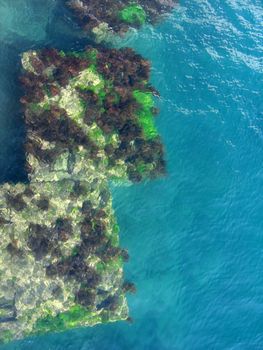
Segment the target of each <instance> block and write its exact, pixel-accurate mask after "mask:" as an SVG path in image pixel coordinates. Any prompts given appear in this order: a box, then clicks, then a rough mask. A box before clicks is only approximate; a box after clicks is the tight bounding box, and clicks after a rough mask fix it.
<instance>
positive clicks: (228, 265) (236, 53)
mask: <svg viewBox="0 0 263 350" xmlns="http://www.w3.org/2000/svg"><path fill="white" fill-rule="evenodd" d="M6 3H8V5H7V4H6ZM36 4H37V5H36ZM56 5H57V2H56V1H52V0H46V1H35V0H27V1H26V0H23V1H22V0H21V1H20V0H12V1H11V0H0V14H1V20H0V21H1V25H0V27H1V32H0V41H1V51H0V68H1V81H0V85H1V90H0V109H1V113H0V118H1V119H0V121H1V128H0V142H1V148H0V169H1V173H0V176H1V181H6V180H7V179H15V180H18V179H22V178H23V176H24V175H23V174H22V172H21V170H20V171H19V169H21V164H22V163H23V154H22V151H21V143H22V139H23V133H24V131H23V124H22V121H21V118H20V114H19V105H18V103H17V101H16V100H17V97H18V96H19V94H20V91H19V89H18V87H17V82H16V80H15V79H16V74H17V72H18V69H19V57H18V55H19V53H20V52H21V51H24V50H26V49H28V48H30V47H39V46H43V45H46V44H48V45H51V44H52V45H57V46H61V47H67V48H70V47H75V46H76V45H77V46H81V44H82V42H81V41H78V42H77V43H75V37H74V36H76V35H78V32H77V30H76V28H74V27H73V26H72V23H71V22H70V20H69V19H68V17H67V14H66V13H61V12H60V11H58V8H57V6H56ZM2 14H3V15H2ZM262 23H263V5H262V2H261V1H260V0H254V1H253V2H252V1H248V0H231V1H230V0H228V1H225V2H222V1H219V0H200V1H190V0H183V1H181V3H180V6H179V7H178V9H177V10H176V11H175V13H174V14H173V15H172V16H171V17H170V18H169V19H167V20H166V21H165V23H163V24H161V25H159V26H158V27H157V28H156V29H154V30H153V29H152V28H145V29H144V30H142V31H141V32H140V33H139V34H134V35H133V36H132V37H130V38H129V39H127V40H126V42H125V44H127V45H129V46H132V47H134V48H136V49H137V50H138V51H139V52H140V53H142V54H143V55H144V56H146V57H148V58H149V59H150V60H151V61H152V64H153V69H152V82H153V84H154V85H155V86H156V87H157V88H158V89H159V90H160V92H161V96H162V97H161V99H160V101H159V107H160V109H161V114H160V116H159V118H158V121H157V123H158V127H159V130H160V133H161V135H162V138H163V141H164V143H165V146H166V150H167V161H168V176H167V177H166V178H164V179H161V180H158V181H155V182H149V183H147V184H142V185H136V186H132V187H118V188H113V195H114V206H115V208H116V211H117V216H118V220H119V223H120V227H121V241H122V245H123V246H124V247H127V248H128V249H129V251H130V256H131V260H130V262H129V263H128V264H127V265H126V268H125V272H126V276H127V278H129V279H131V280H133V281H134V282H135V283H136V284H137V287H138V293H137V295H135V296H131V297H129V305H130V309H131V315H132V317H133V318H134V323H133V324H132V325H129V324H126V323H118V324H112V325H107V326H97V327H95V328H92V329H81V330H74V331H70V332H67V333H64V334H57V335H48V336H44V337H41V338H35V339H33V340H25V341H22V342H18V343H15V344H10V345H8V346H3V347H2V348H1V350H2V349H5V350H62V349H63V350H64V349H65V350H97V349H98V350H106V349H107V350H126V349H127V350H133V349H134V350H137V349H138V350H142V349H143V350H206V349H209V350H210V349H211V350H214V349H215V350H225V349H231V350H232V349H233V350H256V349H259V350H261V349H263V215H262V212H263V200H262V193H263V170H262V166H263V114H262V107H263V98H262V90H263V76H262V73H263V61H262V57H263V27H262ZM64 33H67V36H66V35H65V34H64Z"/></svg>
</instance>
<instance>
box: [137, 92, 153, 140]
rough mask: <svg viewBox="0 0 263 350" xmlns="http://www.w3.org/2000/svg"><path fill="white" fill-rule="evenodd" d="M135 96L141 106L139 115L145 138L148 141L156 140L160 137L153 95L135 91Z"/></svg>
mask: <svg viewBox="0 0 263 350" xmlns="http://www.w3.org/2000/svg"><path fill="white" fill-rule="evenodd" d="M133 96H134V98H135V99H136V101H137V102H138V103H139V104H140V106H141V107H140V109H139V110H138V113H137V115H138V120H139V123H140V125H141V127H142V128H143V130H144V134H145V137H146V138H147V139H154V138H155V137H157V136H158V130H157V128H156V126H155V122H154V116H153V113H152V109H153V108H154V100H153V95H152V93H150V92H144V91H139V90H135V91H133Z"/></svg>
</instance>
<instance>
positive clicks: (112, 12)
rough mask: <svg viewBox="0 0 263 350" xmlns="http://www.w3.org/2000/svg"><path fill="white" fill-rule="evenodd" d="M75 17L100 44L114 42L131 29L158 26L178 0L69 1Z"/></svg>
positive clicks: (67, 4)
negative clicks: (116, 37)
mask: <svg viewBox="0 0 263 350" xmlns="http://www.w3.org/2000/svg"><path fill="white" fill-rule="evenodd" d="M65 4H66V6H67V7H68V8H69V9H70V10H71V11H72V14H73V17H74V18H75V19H76V21H77V23H78V24H79V25H80V27H81V28H83V30H84V31H85V32H86V33H88V35H89V36H90V37H94V38H95V39H96V41H99V42H101V41H111V40H112V38H113V37H114V35H116V34H117V35H121V36H123V35H124V34H125V33H126V32H127V31H129V30H130V29H131V28H135V29H138V28H140V27H141V26H143V25H144V24H147V23H150V24H154V23H157V22H158V21H159V20H160V19H161V18H162V17H163V16H164V15H165V14H167V13H169V12H171V10H172V9H173V8H174V7H175V6H176V4H177V0H137V1H127V0H119V1H116V0H107V1H94V0H65Z"/></svg>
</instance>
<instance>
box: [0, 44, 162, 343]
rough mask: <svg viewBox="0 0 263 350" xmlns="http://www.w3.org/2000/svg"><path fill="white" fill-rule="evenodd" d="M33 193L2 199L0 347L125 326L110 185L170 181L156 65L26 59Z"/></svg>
mask: <svg viewBox="0 0 263 350" xmlns="http://www.w3.org/2000/svg"><path fill="white" fill-rule="evenodd" d="M22 65H23V74H22V76H21V83H22V85H23V87H24V91H25V96H24V97H22V98H21V103H22V104H23V106H24V119H25V124H26V128H27V138H26V142H25V150H26V155H27V164H26V169H27V173H28V177H29V183H28V184H22V183H20V184H17V185H12V184H5V185H3V186H1V191H0V225H1V240H0V250H1V256H0V276H1V283H0V340H1V341H2V342H7V341H9V340H12V339H19V338H22V337H25V336H29V335H34V334H41V333H45V332H49V331H62V330H66V329H70V328H74V327H79V326H92V325H95V324H98V323H106V322H114V321H118V320H129V312H128V306H127V301H126V297H125V293H126V292H128V291H130V292H134V291H135V286H134V285H133V283H131V282H125V281H124V279H123V263H124V262H125V261H127V260H128V258H129V256H128V252H127V251H126V250H124V249H122V248H120V247H119V228H118V225H117V222H116V218H115V215H114V211H113V207H112V198H111V193H110V191H109V181H112V182H118V183H121V184H124V183H126V184H132V183H136V182H141V181H143V180H145V179H153V178H156V177H159V176H162V175H164V174H165V161H164V151H163V146H162V143H161V139H160V137H159V136H158V132H157V129H156V127H155V123H154V117H155V114H157V112H158V110H157V109H156V108H155V105H154V95H157V92H156V91H155V90H154V88H152V87H151V85H150V84H149V71H150V65H149V62H148V61H146V60H144V59H143V58H142V57H141V56H140V55H138V54H136V53H135V52H134V51H133V50H131V49H121V50H116V49H111V50H110V49H100V50H98V49H95V48H92V47H88V48H87V49H86V50H84V51H81V52H67V53H66V52H64V51H58V50H56V49H43V50H39V51H29V52H26V53H24V54H23V56H22Z"/></svg>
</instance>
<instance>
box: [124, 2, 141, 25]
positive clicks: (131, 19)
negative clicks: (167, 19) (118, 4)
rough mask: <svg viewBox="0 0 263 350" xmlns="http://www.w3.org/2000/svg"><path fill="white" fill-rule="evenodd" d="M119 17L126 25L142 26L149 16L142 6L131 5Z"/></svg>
mask: <svg viewBox="0 0 263 350" xmlns="http://www.w3.org/2000/svg"><path fill="white" fill-rule="evenodd" d="M119 17H120V19H121V20H122V21H124V22H126V23H129V24H139V25H142V24H144V23H145V22H146V19H147V14H146V12H145V10H144V9H143V8H142V7H141V6H140V5H137V4H131V5H129V6H127V7H125V8H124V9H122V10H121V11H120V12H119Z"/></svg>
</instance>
